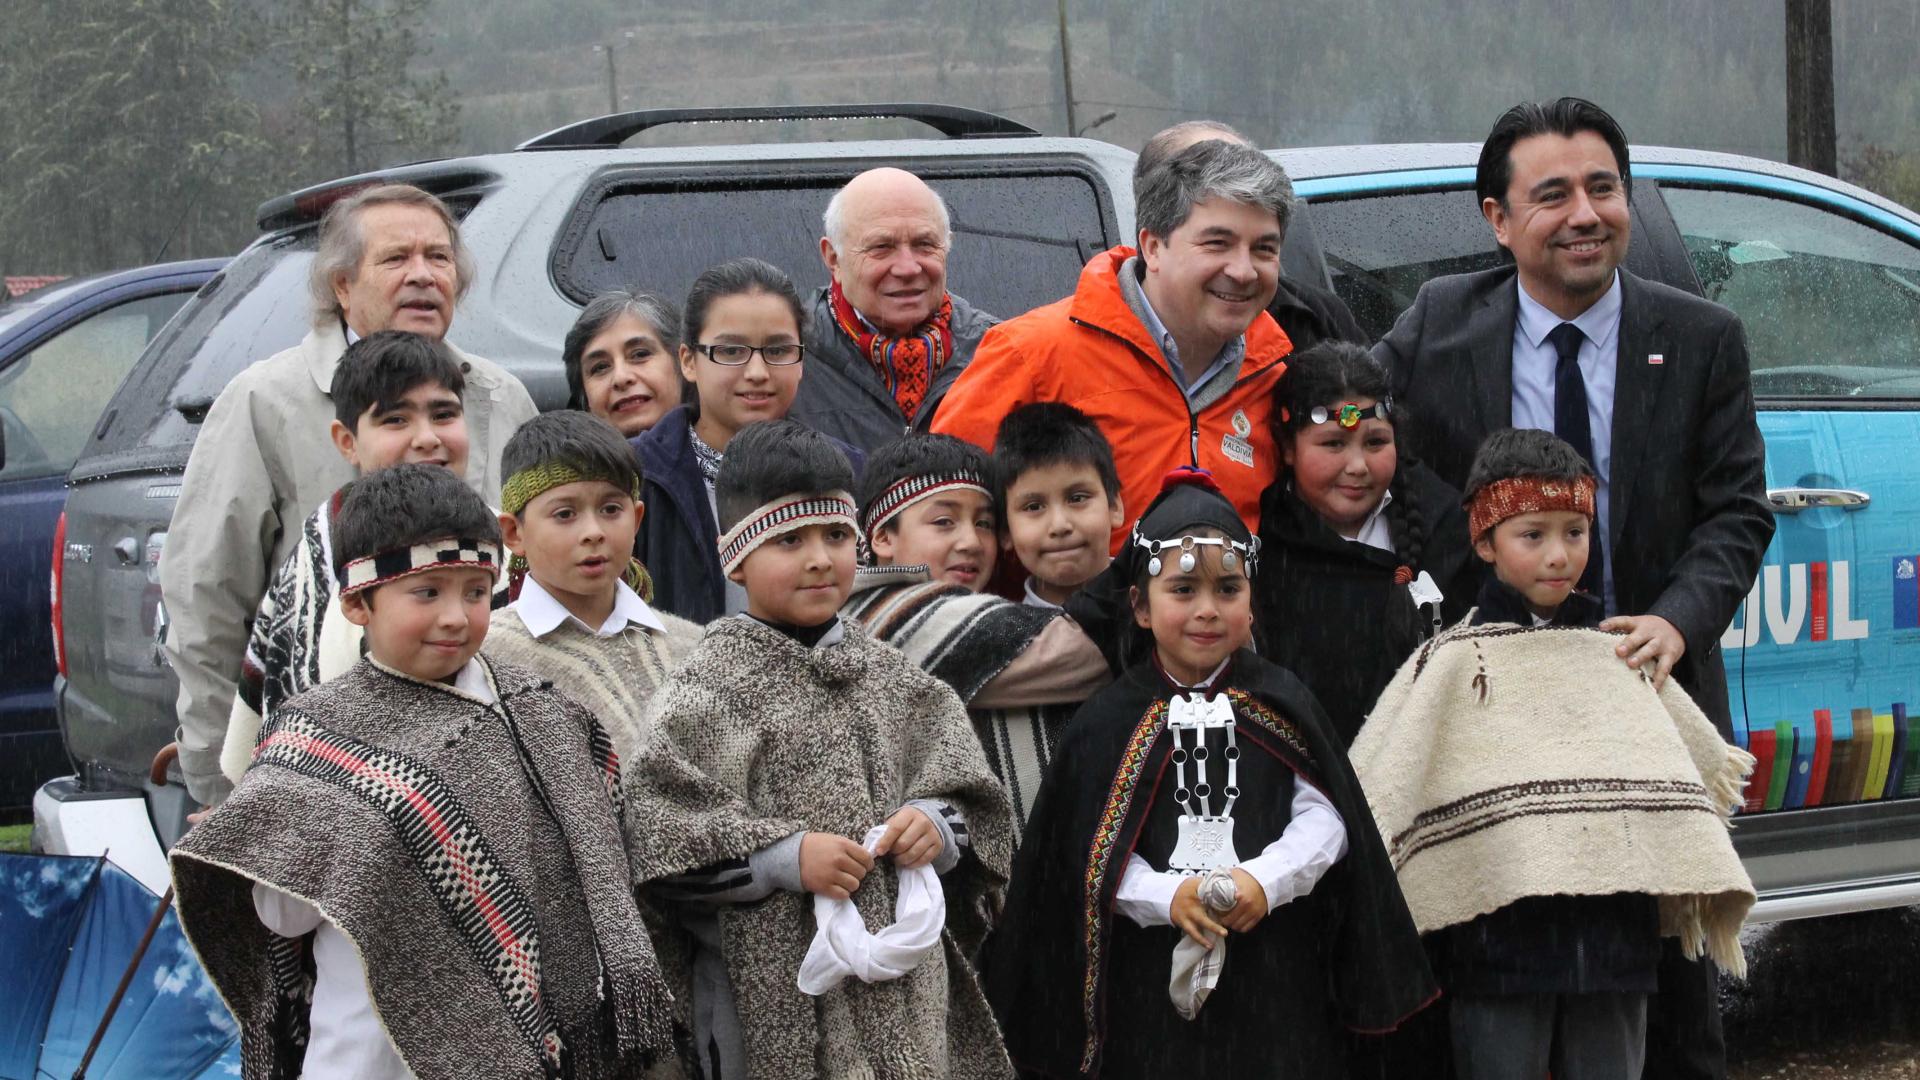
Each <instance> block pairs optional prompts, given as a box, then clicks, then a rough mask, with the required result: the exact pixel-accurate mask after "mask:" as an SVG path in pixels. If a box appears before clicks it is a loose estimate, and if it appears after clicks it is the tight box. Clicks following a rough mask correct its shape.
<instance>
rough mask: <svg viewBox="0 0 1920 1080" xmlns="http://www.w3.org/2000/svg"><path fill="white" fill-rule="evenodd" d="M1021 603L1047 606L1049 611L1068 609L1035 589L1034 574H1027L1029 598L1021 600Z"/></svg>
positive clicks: (1029, 605)
mask: <svg viewBox="0 0 1920 1080" xmlns="http://www.w3.org/2000/svg"><path fill="white" fill-rule="evenodd" d="M1021 603H1024V604H1025V605H1026V606H1028V607H1037V608H1045V609H1047V610H1048V611H1065V610H1066V609H1065V608H1063V607H1061V606H1060V605H1059V604H1056V603H1054V602H1053V601H1051V600H1049V599H1047V598H1046V597H1044V596H1041V595H1040V594H1039V593H1038V592H1037V591H1035V590H1034V587H1033V575H1032V574H1028V575H1027V598H1026V599H1025V600H1023V601H1021Z"/></svg>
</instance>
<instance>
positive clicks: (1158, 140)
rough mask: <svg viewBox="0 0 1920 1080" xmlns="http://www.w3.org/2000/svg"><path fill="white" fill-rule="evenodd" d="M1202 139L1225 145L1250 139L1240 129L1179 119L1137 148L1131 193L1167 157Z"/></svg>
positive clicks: (1208, 121)
mask: <svg viewBox="0 0 1920 1080" xmlns="http://www.w3.org/2000/svg"><path fill="white" fill-rule="evenodd" d="M1206 139H1226V140H1227V141H1229V142H1237V143H1242V144H1244V145H1247V146H1252V145H1253V140H1252V139H1249V138H1247V137H1246V136H1245V135H1243V134H1241V132H1240V129H1239V128H1237V127H1234V126H1233V125H1232V124H1228V123H1223V122H1221V121H1219V120H1182V121H1181V122H1179V123H1177V124H1175V125H1173V126H1172V127H1170V128H1162V129H1160V130H1159V131H1158V132H1155V133H1154V136H1153V137H1152V138H1150V139H1148V140H1147V142H1146V145H1145V146H1142V147H1141V148H1140V156H1139V157H1136V158H1134V159H1133V190H1134V191H1135V192H1136V193H1137V192H1139V190H1140V181H1141V180H1144V179H1146V175H1147V174H1148V173H1150V172H1152V171H1153V170H1155V169H1157V168H1159V167H1160V165H1161V163H1162V162H1164V161H1166V160H1167V159H1168V158H1170V157H1172V156H1173V155H1175V154H1177V153H1179V152H1180V151H1182V150H1185V149H1186V148H1187V147H1189V146H1192V145H1193V144H1194V143H1197V142H1201V141H1203V140H1206Z"/></svg>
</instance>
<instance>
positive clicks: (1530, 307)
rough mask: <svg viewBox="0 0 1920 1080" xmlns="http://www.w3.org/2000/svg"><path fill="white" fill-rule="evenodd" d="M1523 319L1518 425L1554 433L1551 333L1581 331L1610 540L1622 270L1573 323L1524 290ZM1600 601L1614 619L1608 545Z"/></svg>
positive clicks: (1601, 506) (1518, 326)
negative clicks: (1563, 328) (1566, 327)
mask: <svg viewBox="0 0 1920 1080" xmlns="http://www.w3.org/2000/svg"><path fill="white" fill-rule="evenodd" d="M1516 291H1517V292H1518V293H1519V294H1520V308H1519V317H1518V318H1517V319H1515V320H1514V326H1513V426H1514V427H1517V428H1538V429H1539V430H1541V431H1552V430H1553V404H1554V401H1553V399H1554V370H1555V369H1556V368H1557V367H1559V365H1560V354H1559V352H1557V351H1556V350H1555V349H1554V347H1553V343H1552V342H1550V341H1548V340H1547V335H1548V334H1551V333H1553V329H1554V327H1556V326H1559V325H1560V324H1561V323H1563V322H1571V323H1572V324H1573V325H1575V326H1577V327H1579V328H1580V333H1581V335H1582V338H1581V341H1580V354H1579V356H1578V357H1577V359H1576V362H1577V363H1579V365H1580V377H1581V378H1582V379H1583V380H1585V381H1586V384H1587V426H1588V427H1589V428H1590V429H1591V430H1592V432H1593V471H1594V473H1595V474H1596V475H1595V479H1596V480H1598V481H1599V484H1598V488H1597V490H1595V492H1594V508H1595V509H1596V510H1598V511H1599V514H1600V520H1599V522H1597V523H1596V528H1597V529H1598V530H1599V534H1600V536H1601V537H1602V538H1603V539H1604V538H1605V537H1606V536H1607V535H1608V533H1607V523H1608V522H1609V521H1611V520H1612V517H1613V515H1612V512H1611V511H1610V510H1609V508H1608V507H1607V492H1608V491H1609V490H1611V488H1612V484H1611V479H1612V477H1611V475H1610V474H1611V472H1612V469H1613V391H1614V380H1615V375H1616V372H1615V367H1616V365H1617V363H1618V359H1619V353H1620V272H1619V271H1618V270H1616V271H1614V274H1613V285H1612V286H1611V287H1610V288H1608V289H1607V291H1606V294H1605V295H1603V296H1602V297H1600V299H1599V300H1596V301H1594V304H1593V306H1592V307H1590V308H1588V309H1587V310H1585V311H1583V312H1581V313H1580V314H1579V315H1578V316H1577V317H1575V318H1572V319H1562V318H1561V317H1560V316H1558V315H1555V314H1554V313H1553V312H1551V311H1548V310H1547V308H1546V306H1545V305H1543V304H1541V303H1540V302H1539V301H1538V300H1535V299H1534V298H1533V297H1531V296H1529V295H1527V290H1525V289H1523V288H1518V287H1517V286H1516ZM1601 553H1602V555H1603V557H1604V563H1605V565H1603V566H1602V567H1601V568H1600V569H1601V574H1602V578H1601V590H1600V591H1601V596H1600V600H1601V603H1602V605H1603V606H1604V607H1605V609H1606V613H1607V614H1608V615H1612V614H1613V613H1614V604H1613V548H1612V546H1611V545H1603V546H1602V549H1601Z"/></svg>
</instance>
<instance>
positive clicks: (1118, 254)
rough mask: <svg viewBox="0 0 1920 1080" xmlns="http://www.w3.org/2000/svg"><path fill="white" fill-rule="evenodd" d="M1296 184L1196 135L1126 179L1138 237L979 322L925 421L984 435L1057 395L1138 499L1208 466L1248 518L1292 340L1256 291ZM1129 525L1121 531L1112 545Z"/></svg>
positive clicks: (1261, 482) (1124, 493)
mask: <svg viewBox="0 0 1920 1080" xmlns="http://www.w3.org/2000/svg"><path fill="white" fill-rule="evenodd" d="M1292 197H1293V185H1292V184H1291V183H1290V182H1289V181H1288V180H1287V174H1286V172H1285V171H1283V170H1282V169H1281V168H1280V166H1279V165H1277V164H1275V163H1274V162H1273V161H1272V160H1271V159H1269V158H1268V157H1267V156H1266V155H1265V154H1262V153H1260V152H1259V151H1258V150H1254V149H1252V148H1250V147H1247V146H1243V145H1241V144H1239V143H1234V142H1227V141H1223V140H1217V139H1216V140H1208V141H1205V142H1199V143H1195V144H1194V145H1192V146H1190V147H1188V148H1187V149H1185V150H1183V151H1181V152H1180V153H1178V154H1176V155H1174V156H1173V157H1171V158H1169V159H1168V160H1167V161H1166V162H1165V163H1164V164H1163V165H1161V166H1160V167H1158V168H1156V169H1154V170H1152V171H1151V172H1150V173H1149V174H1148V175H1146V176H1145V177H1143V178H1141V180H1140V181H1139V183H1138V184H1137V185H1136V188H1135V191H1134V202H1135V204H1136V210H1137V213H1138V216H1139V222H1140V246H1139V249H1138V250H1137V251H1136V250H1135V249H1134V248H1130V247H1124V246H1123V247H1116V248H1114V249H1113V250H1111V251H1106V252H1102V253H1101V254H1099V255H1096V256H1094V258H1093V260H1092V261H1091V262H1089V263H1087V265H1086V268H1085V269H1083V270H1082V271H1081V272H1080V283H1079V285H1078V287H1077V288H1076V289H1075V290H1074V293H1073V295H1072V296H1069V297H1067V298H1066V299H1064V300H1060V301H1057V302H1055V303H1052V304H1048V305H1047V306H1045V307H1041V308H1036V309H1035V310H1033V311H1029V312H1027V313H1026V314H1025V315H1022V316H1020V317H1018V318H1015V319H1010V320H1008V321H1006V322H1004V323H1001V324H1000V325H999V326H997V327H995V328H993V329H992V330H989V331H987V335H986V337H985V338H983V339H982V340H981V342H980V347H979V349H978V351H977V352H975V354H974V359H973V363H972V364H971V365H969V366H968V368H967V370H966V371H965V372H963V373H961V375H960V378H959V380H958V381H957V382H955V383H954V385H953V389H952V390H951V391H949V392H948V394H947V399H946V401H945V402H944V403H943V404H942V405H941V406H940V411H939V413H938V414H937V415H936V416H935V417H934V421H933V430H934V431H937V432H945V433H947V434H951V435H957V436H959V437H961V438H963V439H967V440H968V441H970V442H974V443H978V444H980V445H981V446H991V445H992V442H993V435H994V431H995V429H996V428H997V427H998V426H999V424H1000V420H1001V418H1002V417H1004V416H1006V415H1007V414H1008V413H1009V412H1011V411H1013V410H1014V409H1015V408H1017V407H1019V406H1021V405H1025V404H1027V403H1029V402H1034V401H1060V402H1065V403H1067V404H1069V405H1072V406H1074V407H1076V408H1078V409H1079V410H1080V411H1082V412H1084V413H1086V414H1087V415H1088V416H1090V417H1092V418H1093V420H1094V422H1095V423H1097V424H1099V425H1100V430H1101V432H1102V433H1104V434H1105V435H1106V437H1107V440H1108V441H1109V442H1111V443H1112V444H1113V455H1114V461H1115V464H1116V465H1118V466H1119V471H1120V495H1121V498H1122V501H1123V504H1124V506H1125V507H1126V510H1127V512H1128V513H1129V514H1130V515H1131V514H1137V513H1138V512H1139V511H1140V510H1141V509H1144V508H1145V507H1146V506H1147V505H1148V504H1149V503H1151V502H1153V497H1154V494H1155V493H1156V492H1157V491H1158V490H1159V487H1160V479H1161V477H1162V476H1164V475H1165V474H1166V473H1167V471H1168V470H1169V469H1172V468H1175V467H1177V466H1181V465H1194V466H1198V467H1199V468H1203V469H1207V470H1209V471H1211V472H1212V473H1213V475H1214V478H1215V479H1216V480H1217V481H1219V484H1220V488H1221V490H1222V491H1224V492H1225V493H1226V495H1227V497H1228V498H1229V499H1231V500H1232V501H1233V504H1234V507H1235V508H1236V509H1238V510H1239V512H1240V516H1241V517H1243V518H1245V519H1246V521H1247V526H1248V528H1258V527H1259V518H1260V492H1261V490H1262V489H1263V488H1265V487H1266V486H1267V485H1268V484H1270V483H1272V482H1273V479H1274V474H1275V471H1276V469H1277V467H1278V459H1277V455H1276V453H1275V451H1274V447H1273V442H1272V440H1271V439H1270V438H1269V437H1268V435H1267V418H1268V415H1269V414H1270V413H1271V411H1272V402H1273V387H1274V383H1275V381H1276V380H1277V379H1279V377H1280V374H1281V372H1283V371H1285V370H1286V364H1285V362H1284V360H1283V358H1284V357H1286V356H1287V354H1288V353H1289V352H1291V351H1292V344H1291V343H1290V342H1289V341H1288V340H1287V336H1286V334H1285V333H1284V332H1283V331H1281V329H1280V327H1279V325H1278V324H1276V323H1275V322H1274V321H1273V318H1272V316H1270V315H1268V314H1267V311H1266V308H1267V304H1268V303H1269V302H1270V301H1271V300H1272V299H1273V294H1274V289H1275V288H1276V287H1277V283H1278V282H1279V278H1280V242H1281V239H1282V237H1283V236H1284V235H1285V233H1286V228H1287V218H1288V214H1289V212H1290V209H1291V207H1290V201H1291V199H1292ZM1125 539H1126V531H1125V529H1124V528H1123V529H1122V530H1119V531H1116V532H1115V533H1114V536H1113V548H1114V550H1115V551H1116V552H1117V551H1118V550H1119V546H1120V544H1121V543H1122V542H1124V541H1125Z"/></svg>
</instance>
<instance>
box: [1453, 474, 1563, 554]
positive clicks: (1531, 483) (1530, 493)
mask: <svg viewBox="0 0 1920 1080" xmlns="http://www.w3.org/2000/svg"><path fill="white" fill-rule="evenodd" d="M1593 492H1594V480H1593V477H1591V476H1583V477H1581V478H1580V479H1578V480H1549V479H1545V478H1543V477H1538V476H1509V477H1507V478H1506V479H1505V480H1495V481H1494V482H1493V483H1491V484H1488V485H1487V486H1485V487H1483V488H1481V489H1480V490H1479V491H1476V492H1474V493H1473V500H1472V501H1471V502H1469V503H1467V529H1468V532H1469V533H1471V534H1472V536H1473V538H1474V539H1476V540H1477V539H1479V538H1480V537H1482V536H1485V535H1487V533H1488V531H1489V530H1491V529H1492V528H1493V527H1494V526H1496V525H1498V524H1500V523H1501V522H1503V521H1506V520H1508V519H1510V518H1517V517H1519V516H1520V515H1521V514H1537V513H1540V512H1541V511H1543V510H1571V511H1573V512H1574V513H1576V514H1585V515H1587V516H1588V517H1589V518H1591V517H1592V516H1593Z"/></svg>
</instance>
